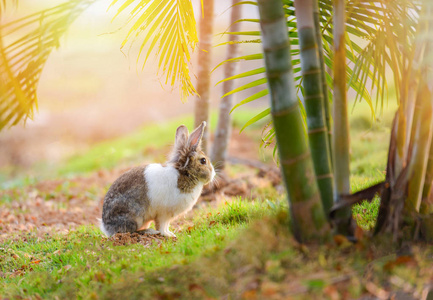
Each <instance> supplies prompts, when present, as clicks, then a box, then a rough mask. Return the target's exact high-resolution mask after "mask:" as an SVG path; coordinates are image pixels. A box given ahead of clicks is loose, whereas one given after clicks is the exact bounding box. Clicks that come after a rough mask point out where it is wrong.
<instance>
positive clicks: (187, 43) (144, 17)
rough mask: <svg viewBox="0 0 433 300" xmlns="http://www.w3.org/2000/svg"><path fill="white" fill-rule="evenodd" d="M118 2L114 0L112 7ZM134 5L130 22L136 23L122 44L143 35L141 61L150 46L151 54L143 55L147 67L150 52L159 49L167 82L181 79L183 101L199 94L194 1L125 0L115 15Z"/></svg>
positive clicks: (157, 51) (161, 64) (160, 62)
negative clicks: (194, 69) (192, 66)
mask: <svg viewBox="0 0 433 300" xmlns="http://www.w3.org/2000/svg"><path fill="white" fill-rule="evenodd" d="M118 2H119V1H118V0H114V1H113V2H112V3H111V5H110V7H111V6H113V5H115V4H117V3H118ZM120 2H121V1H120ZM131 8H132V11H131V12H129V14H130V17H129V21H130V22H131V23H132V26H131V28H130V29H129V32H128V34H127V36H126V38H125V40H124V41H123V43H122V47H124V46H125V45H126V44H127V43H134V42H135V41H136V40H138V37H142V39H141V45H140V52H139V55H138V57H137V62H139V60H140V58H141V57H142V54H143V50H144V48H145V47H146V46H147V45H148V49H147V54H146V56H145V57H144V58H143V67H144V65H145V63H146V61H147V59H148V58H149V55H150V53H152V51H153V50H155V52H156V55H157V56H158V57H159V60H158V65H159V68H160V70H162V72H163V73H164V74H165V78H166V79H165V83H166V84H168V83H169V82H170V84H171V85H174V84H175V82H179V85H180V93H181V97H182V100H183V101H185V100H186V99H187V97H188V96H190V95H193V94H196V93H197V92H196V90H195V88H194V86H193V85H192V83H191V76H190V74H189V63H190V61H191V55H190V51H192V50H194V49H195V47H196V45H197V42H198V38H197V31H196V23H195V19H194V12H193V7H192V4H191V1H190V0H137V1H134V0H124V2H123V3H122V5H121V6H120V7H119V8H118V10H117V13H116V16H115V18H116V17H117V16H118V15H119V14H121V13H126V11H127V10H128V9H131Z"/></svg>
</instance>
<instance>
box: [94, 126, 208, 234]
mask: <svg viewBox="0 0 433 300" xmlns="http://www.w3.org/2000/svg"><path fill="white" fill-rule="evenodd" d="M205 126H206V122H203V123H202V124H201V125H200V126H199V127H198V128H196V129H195V130H194V131H193V132H192V133H191V134H189V132H188V129H187V128H186V126H184V125H181V126H179V127H178V128H177V130H176V138H175V144H174V149H173V153H172V155H171V157H170V160H169V161H168V162H167V163H166V164H149V165H147V166H142V167H136V168H133V169H131V170H129V171H128V172H126V173H124V174H123V175H121V176H120V177H119V178H118V179H117V180H116V181H115V182H114V183H113V184H112V185H111V187H110V189H109V190H108V192H107V194H106V195H105V198H104V205H103V208H102V220H101V230H102V231H103V232H104V233H105V234H106V235H107V236H112V235H113V234H116V233H119V232H135V231H139V230H146V231H145V232H148V233H151V234H158V233H160V234H161V235H163V236H169V237H174V236H175V235H174V234H173V233H172V232H171V231H170V230H169V225H170V222H171V221H172V220H173V219H174V218H176V217H177V216H179V215H181V214H183V213H186V212H187V211H189V210H191V209H192V207H193V206H194V204H195V203H196V202H197V199H198V198H199V196H200V194H201V192H202V189H203V185H205V184H207V183H209V182H211V181H212V180H213V178H214V177H215V170H214V168H213V166H212V164H211V162H210V160H209V158H208V157H207V156H206V155H205V154H204V153H203V151H201V149H200V142H201V138H202V136H203V130H204V127H205ZM152 221H154V222H155V226H156V229H157V231H155V230H152V229H149V226H150V224H151V222H152Z"/></svg>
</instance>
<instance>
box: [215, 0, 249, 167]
mask: <svg viewBox="0 0 433 300" xmlns="http://www.w3.org/2000/svg"><path fill="white" fill-rule="evenodd" d="M239 2H240V0H232V8H231V10H232V11H231V19H230V25H231V28H230V29H231V31H232V32H238V31H240V23H239V22H238V23H236V21H237V20H239V19H240V18H241V12H242V11H241V8H242V6H241V5H236V4H237V3H239ZM237 38H238V36H237V35H233V34H230V35H229V41H231V42H233V41H235V40H237ZM238 49H239V45H238V44H237V43H232V44H229V45H228V46H227V60H228V59H231V58H235V57H237V56H238ZM237 66H238V63H237V62H231V63H227V64H225V66H224V78H229V77H232V76H234V75H235V74H236V69H237V68H236V67H237ZM233 89H234V80H227V81H224V83H223V95H225V94H227V93H228V92H230V91H232V90H233ZM233 97H234V94H231V95H228V96H226V97H224V98H222V99H221V101H220V109H219V116H218V125H217V129H216V131H215V139H214V143H213V146H212V155H211V158H212V162H213V163H218V167H219V168H220V170H222V169H224V167H225V163H226V159H227V148H228V145H229V141H230V135H231V131H232V124H231V117H230V110H231V109H232V106H233Z"/></svg>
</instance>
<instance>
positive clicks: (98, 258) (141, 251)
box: [0, 199, 272, 298]
mask: <svg viewBox="0 0 433 300" xmlns="http://www.w3.org/2000/svg"><path fill="white" fill-rule="evenodd" d="M270 211H272V208H271V207H270V206H269V205H268V204H267V203H266V202H262V201H255V202H247V201H242V200H241V199H238V200H236V201H233V202H231V203H226V204H224V205H223V206H222V207H219V208H218V209H208V210H204V211H202V212H201V213H200V214H199V215H198V216H196V218H195V219H194V220H193V222H192V224H193V225H192V226H189V227H187V228H182V231H181V232H179V233H178V234H177V236H178V237H177V239H176V240H173V239H165V240H164V241H163V242H162V243H157V242H155V243H153V244H152V245H151V246H150V247H148V248H145V247H143V245H141V244H131V245H125V246H115V245H114V244H113V242H112V241H109V240H107V239H106V238H102V237H101V233H100V231H99V229H98V228H96V227H94V226H84V227H81V228H80V229H79V230H77V231H74V232H71V233H70V234H68V235H54V236H51V237H47V238H44V239H42V240H41V239H40V238H36V237H35V236H34V235H32V234H29V235H28V237H26V238H24V239H22V238H19V239H15V240H14V239H11V240H10V241H9V242H7V243H5V244H3V245H0V271H1V272H2V273H3V274H12V276H7V277H5V278H3V279H0V295H5V296H8V295H10V296H12V295H15V296H17V295H21V296H25V295H36V294H38V295H40V296H48V295H50V297H52V296H53V295H56V294H58V293H60V290H61V291H62V292H64V291H65V290H67V289H70V290H71V291H72V290H75V289H76V284H78V285H79V286H82V287H83V289H82V290H80V291H79V293H78V294H77V295H76V296H80V297H84V298H86V297H85V295H88V292H89V291H92V290H94V288H95V287H96V286H98V285H100V284H101V283H102V282H116V281H118V280H120V278H121V277H122V276H123V274H124V273H125V272H126V270H127V272H135V271H137V270H146V271H152V270H155V269H158V268H166V267H169V266H172V265H174V264H187V263H189V262H191V261H193V260H194V259H196V258H197V257H198V256H200V255H211V254H212V253H214V252H216V251H218V250H220V249H223V248H224V247H225V246H226V244H227V243H228V241H230V240H233V239H234V238H235V237H236V236H237V235H238V234H239V231H240V229H242V228H245V227H246V226H247V225H248V224H249V223H250V222H251V221H252V220H254V219H260V218H263V217H264V216H265V215H266V214H268V213H269V212H270ZM69 273H74V274H75V275H74V281H73V282H68V281H67V280H66V279H65V278H66V277H68V276H69V275H68V274H69ZM102 277H103V280H102ZM23 278H24V279H25V280H23ZM95 278H96V280H95ZM62 281H65V282H66V283H65V284H63V283H62ZM95 285H96V286H95ZM84 287H85V288H84Z"/></svg>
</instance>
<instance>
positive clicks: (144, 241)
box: [106, 232, 165, 247]
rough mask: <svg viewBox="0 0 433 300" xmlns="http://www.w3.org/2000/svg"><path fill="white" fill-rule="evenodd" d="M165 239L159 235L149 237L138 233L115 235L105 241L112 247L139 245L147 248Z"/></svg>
mask: <svg viewBox="0 0 433 300" xmlns="http://www.w3.org/2000/svg"><path fill="white" fill-rule="evenodd" d="M164 239H165V238H164V237H162V236H161V235H150V234H144V233H140V232H133V233H129V232H128V233H117V234H115V235H114V236H112V237H110V238H108V239H106V240H109V241H112V242H113V246H124V245H131V244H141V245H143V246H145V247H149V246H150V245H152V244H153V243H155V242H156V243H158V244H160V243H161V241H163V240H164Z"/></svg>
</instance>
